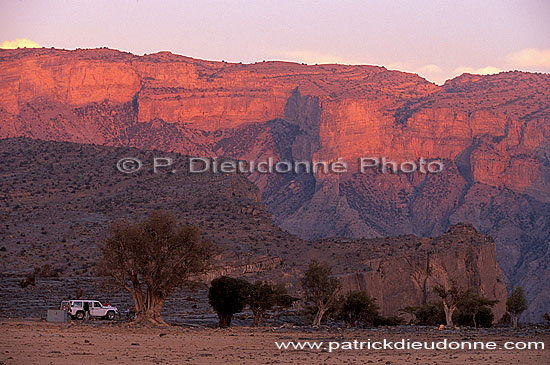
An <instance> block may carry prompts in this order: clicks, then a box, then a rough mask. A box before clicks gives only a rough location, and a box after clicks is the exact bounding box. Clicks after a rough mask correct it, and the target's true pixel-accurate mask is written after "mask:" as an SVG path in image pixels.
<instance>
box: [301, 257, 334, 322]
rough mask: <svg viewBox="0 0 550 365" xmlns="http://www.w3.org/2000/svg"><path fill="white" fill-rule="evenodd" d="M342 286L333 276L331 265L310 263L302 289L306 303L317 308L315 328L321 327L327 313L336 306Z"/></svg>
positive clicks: (313, 261)
mask: <svg viewBox="0 0 550 365" xmlns="http://www.w3.org/2000/svg"><path fill="white" fill-rule="evenodd" d="M341 286H342V285H341V283H340V280H338V279H337V278H335V277H333V276H332V268H331V267H330V265H329V264H327V263H319V262H317V261H316V260H312V261H310V263H309V266H308V269H307V270H306V272H305V274H304V277H303V278H302V289H303V290H304V293H305V299H306V302H310V303H313V305H314V307H315V315H314V317H313V326H319V325H320V324H321V320H322V319H323V317H324V315H325V314H326V313H327V311H328V310H329V309H330V308H331V307H333V306H334V305H335V304H336V300H337V299H338V292H339V291H340V288H341Z"/></svg>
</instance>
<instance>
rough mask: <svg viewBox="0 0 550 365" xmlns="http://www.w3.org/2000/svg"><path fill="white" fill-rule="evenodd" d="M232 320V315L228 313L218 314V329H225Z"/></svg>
mask: <svg viewBox="0 0 550 365" xmlns="http://www.w3.org/2000/svg"><path fill="white" fill-rule="evenodd" d="M232 318H233V315H232V314H229V313H218V319H219V326H220V328H227V327H230V326H231V319H232Z"/></svg>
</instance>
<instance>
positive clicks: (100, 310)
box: [61, 299, 118, 320]
mask: <svg viewBox="0 0 550 365" xmlns="http://www.w3.org/2000/svg"><path fill="white" fill-rule="evenodd" d="M84 303H88V308H89V309H90V317H92V318H106V319H109V320H113V319H114V318H115V315H116V314H117V313H118V309H117V308H116V307H113V306H110V305H103V304H101V302H99V301H97V300H88V299H76V300H66V301H63V302H61V309H64V310H66V311H67V314H69V316H71V318H76V319H84V317H86V312H85V311H84Z"/></svg>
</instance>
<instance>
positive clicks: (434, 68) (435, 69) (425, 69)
mask: <svg viewBox="0 0 550 365" xmlns="http://www.w3.org/2000/svg"><path fill="white" fill-rule="evenodd" d="M441 71H442V70H441V67H439V66H438V65H434V64H431V65H426V66H422V67H420V68H419V69H418V70H417V72H418V73H419V74H439V73H441Z"/></svg>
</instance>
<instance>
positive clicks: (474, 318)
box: [472, 311, 477, 328]
mask: <svg viewBox="0 0 550 365" xmlns="http://www.w3.org/2000/svg"><path fill="white" fill-rule="evenodd" d="M476 315H477V311H474V317H473V318H472V319H473V320H474V328H477V322H476Z"/></svg>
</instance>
